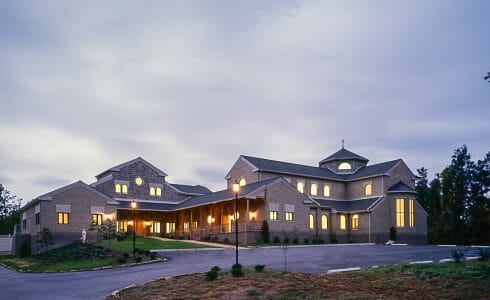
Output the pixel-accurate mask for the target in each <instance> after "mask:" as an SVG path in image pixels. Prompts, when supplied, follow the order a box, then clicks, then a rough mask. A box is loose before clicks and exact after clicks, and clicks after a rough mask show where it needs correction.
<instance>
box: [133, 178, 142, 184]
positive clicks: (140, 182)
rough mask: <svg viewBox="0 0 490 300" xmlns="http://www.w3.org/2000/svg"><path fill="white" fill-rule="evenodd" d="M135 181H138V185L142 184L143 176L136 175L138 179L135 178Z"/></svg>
mask: <svg viewBox="0 0 490 300" xmlns="http://www.w3.org/2000/svg"><path fill="white" fill-rule="evenodd" d="M134 183H136V185H142V184H143V179H141V177H136V179H135V180H134Z"/></svg>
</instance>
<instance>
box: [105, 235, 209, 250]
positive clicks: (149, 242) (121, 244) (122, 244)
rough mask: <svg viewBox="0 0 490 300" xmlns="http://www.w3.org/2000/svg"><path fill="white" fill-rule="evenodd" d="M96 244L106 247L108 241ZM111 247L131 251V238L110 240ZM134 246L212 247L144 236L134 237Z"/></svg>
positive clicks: (163, 247) (170, 247)
mask: <svg viewBox="0 0 490 300" xmlns="http://www.w3.org/2000/svg"><path fill="white" fill-rule="evenodd" d="M97 245H99V246H103V247H106V248H108V247H109V241H103V242H100V243H98V244H97ZM111 248H112V249H115V250H119V251H127V252H132V251H133V239H132V238H131V237H127V238H125V239H124V240H122V241H118V242H116V241H111ZM136 248H139V249H143V250H155V249H193V248H213V247H212V246H207V245H199V244H193V243H188V242H181V241H162V240H157V239H152V238H146V237H136Z"/></svg>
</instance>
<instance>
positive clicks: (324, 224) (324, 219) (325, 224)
mask: <svg viewBox="0 0 490 300" xmlns="http://www.w3.org/2000/svg"><path fill="white" fill-rule="evenodd" d="M327 229H328V219H327V216H326V215H322V230H327Z"/></svg>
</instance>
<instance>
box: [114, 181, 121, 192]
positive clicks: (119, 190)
mask: <svg viewBox="0 0 490 300" xmlns="http://www.w3.org/2000/svg"><path fill="white" fill-rule="evenodd" d="M114 191H115V192H116V193H117V194H120V193H121V185H120V184H119V183H116V185H115V186H114Z"/></svg>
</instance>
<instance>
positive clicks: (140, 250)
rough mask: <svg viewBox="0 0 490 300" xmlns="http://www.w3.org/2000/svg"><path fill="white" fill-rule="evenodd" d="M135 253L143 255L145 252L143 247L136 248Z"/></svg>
mask: <svg viewBox="0 0 490 300" xmlns="http://www.w3.org/2000/svg"><path fill="white" fill-rule="evenodd" d="M137 253H138V254H139V255H144V254H145V250H144V249H138V251H137Z"/></svg>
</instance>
